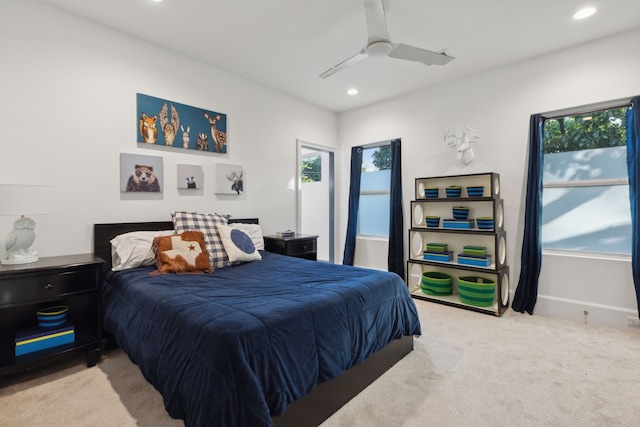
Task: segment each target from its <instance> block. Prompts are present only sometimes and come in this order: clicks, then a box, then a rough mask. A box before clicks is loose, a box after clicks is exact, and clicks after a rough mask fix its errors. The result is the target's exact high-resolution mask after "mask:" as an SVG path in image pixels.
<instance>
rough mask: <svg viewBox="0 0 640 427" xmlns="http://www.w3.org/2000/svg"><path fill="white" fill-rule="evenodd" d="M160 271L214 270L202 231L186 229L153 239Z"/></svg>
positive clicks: (190, 271) (192, 271) (191, 271)
mask: <svg viewBox="0 0 640 427" xmlns="http://www.w3.org/2000/svg"><path fill="white" fill-rule="evenodd" d="M153 251H154V252H155V254H156V266H157V267H158V273H194V272H209V273H210V272H212V271H213V268H211V262H210V261H209V254H207V250H206V246H205V243H204V233H202V232H201V231H185V232H184V233H181V234H177V235H173V236H161V237H156V238H155V239H153Z"/></svg>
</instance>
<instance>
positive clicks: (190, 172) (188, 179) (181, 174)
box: [177, 165, 204, 190]
mask: <svg viewBox="0 0 640 427" xmlns="http://www.w3.org/2000/svg"><path fill="white" fill-rule="evenodd" d="M177 167H178V173H177V177H178V189H181V190H182V189H186V190H198V189H203V188H204V172H203V171H202V166H201V165H177Z"/></svg>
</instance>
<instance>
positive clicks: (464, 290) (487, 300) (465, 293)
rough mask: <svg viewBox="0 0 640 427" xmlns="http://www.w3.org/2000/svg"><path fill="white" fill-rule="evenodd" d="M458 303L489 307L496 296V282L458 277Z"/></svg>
mask: <svg viewBox="0 0 640 427" xmlns="http://www.w3.org/2000/svg"><path fill="white" fill-rule="evenodd" d="M458 293H459V296H460V301H461V302H463V303H465V304H469V305H474V306H477V307H489V306H490V305H492V304H493V301H494V299H495V294H496V282H494V281H493V280H491V279H487V278H486V277H478V276H464V277H458Z"/></svg>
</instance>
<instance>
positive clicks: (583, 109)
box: [540, 98, 631, 120]
mask: <svg viewBox="0 0 640 427" xmlns="http://www.w3.org/2000/svg"><path fill="white" fill-rule="evenodd" d="M630 105H631V98H619V99H613V100H610V101H603V102H597V103H595V104H588V105H581V106H578V107H571V108H563V109H561V110H555V111H548V112H546V113H540V115H541V116H542V118H543V119H545V120H546V119H557V118H560V117H566V116H577V115H580V114H586V113H595V112H598V111H603V110H611V109H613V108H622V107H629V106H630Z"/></svg>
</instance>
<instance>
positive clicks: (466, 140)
mask: <svg viewBox="0 0 640 427" xmlns="http://www.w3.org/2000/svg"><path fill="white" fill-rule="evenodd" d="M475 131H476V130H475V129H472V128H470V127H469V126H466V125H465V126H464V127H463V128H462V135H460V136H458V135H457V134H456V132H455V131H452V130H450V131H447V132H445V134H444V141H445V142H446V143H447V147H449V148H453V147H456V151H457V153H458V155H457V158H458V160H459V161H460V162H462V164H463V165H465V166H466V165H468V164H469V163H471V162H472V161H473V159H474V157H475V155H474V154H473V148H471V143H472V142H476V141H477V140H478V139H480V138H479V137H478V136H475V135H473V136H471V135H469V134H470V133H472V132H475Z"/></svg>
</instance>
